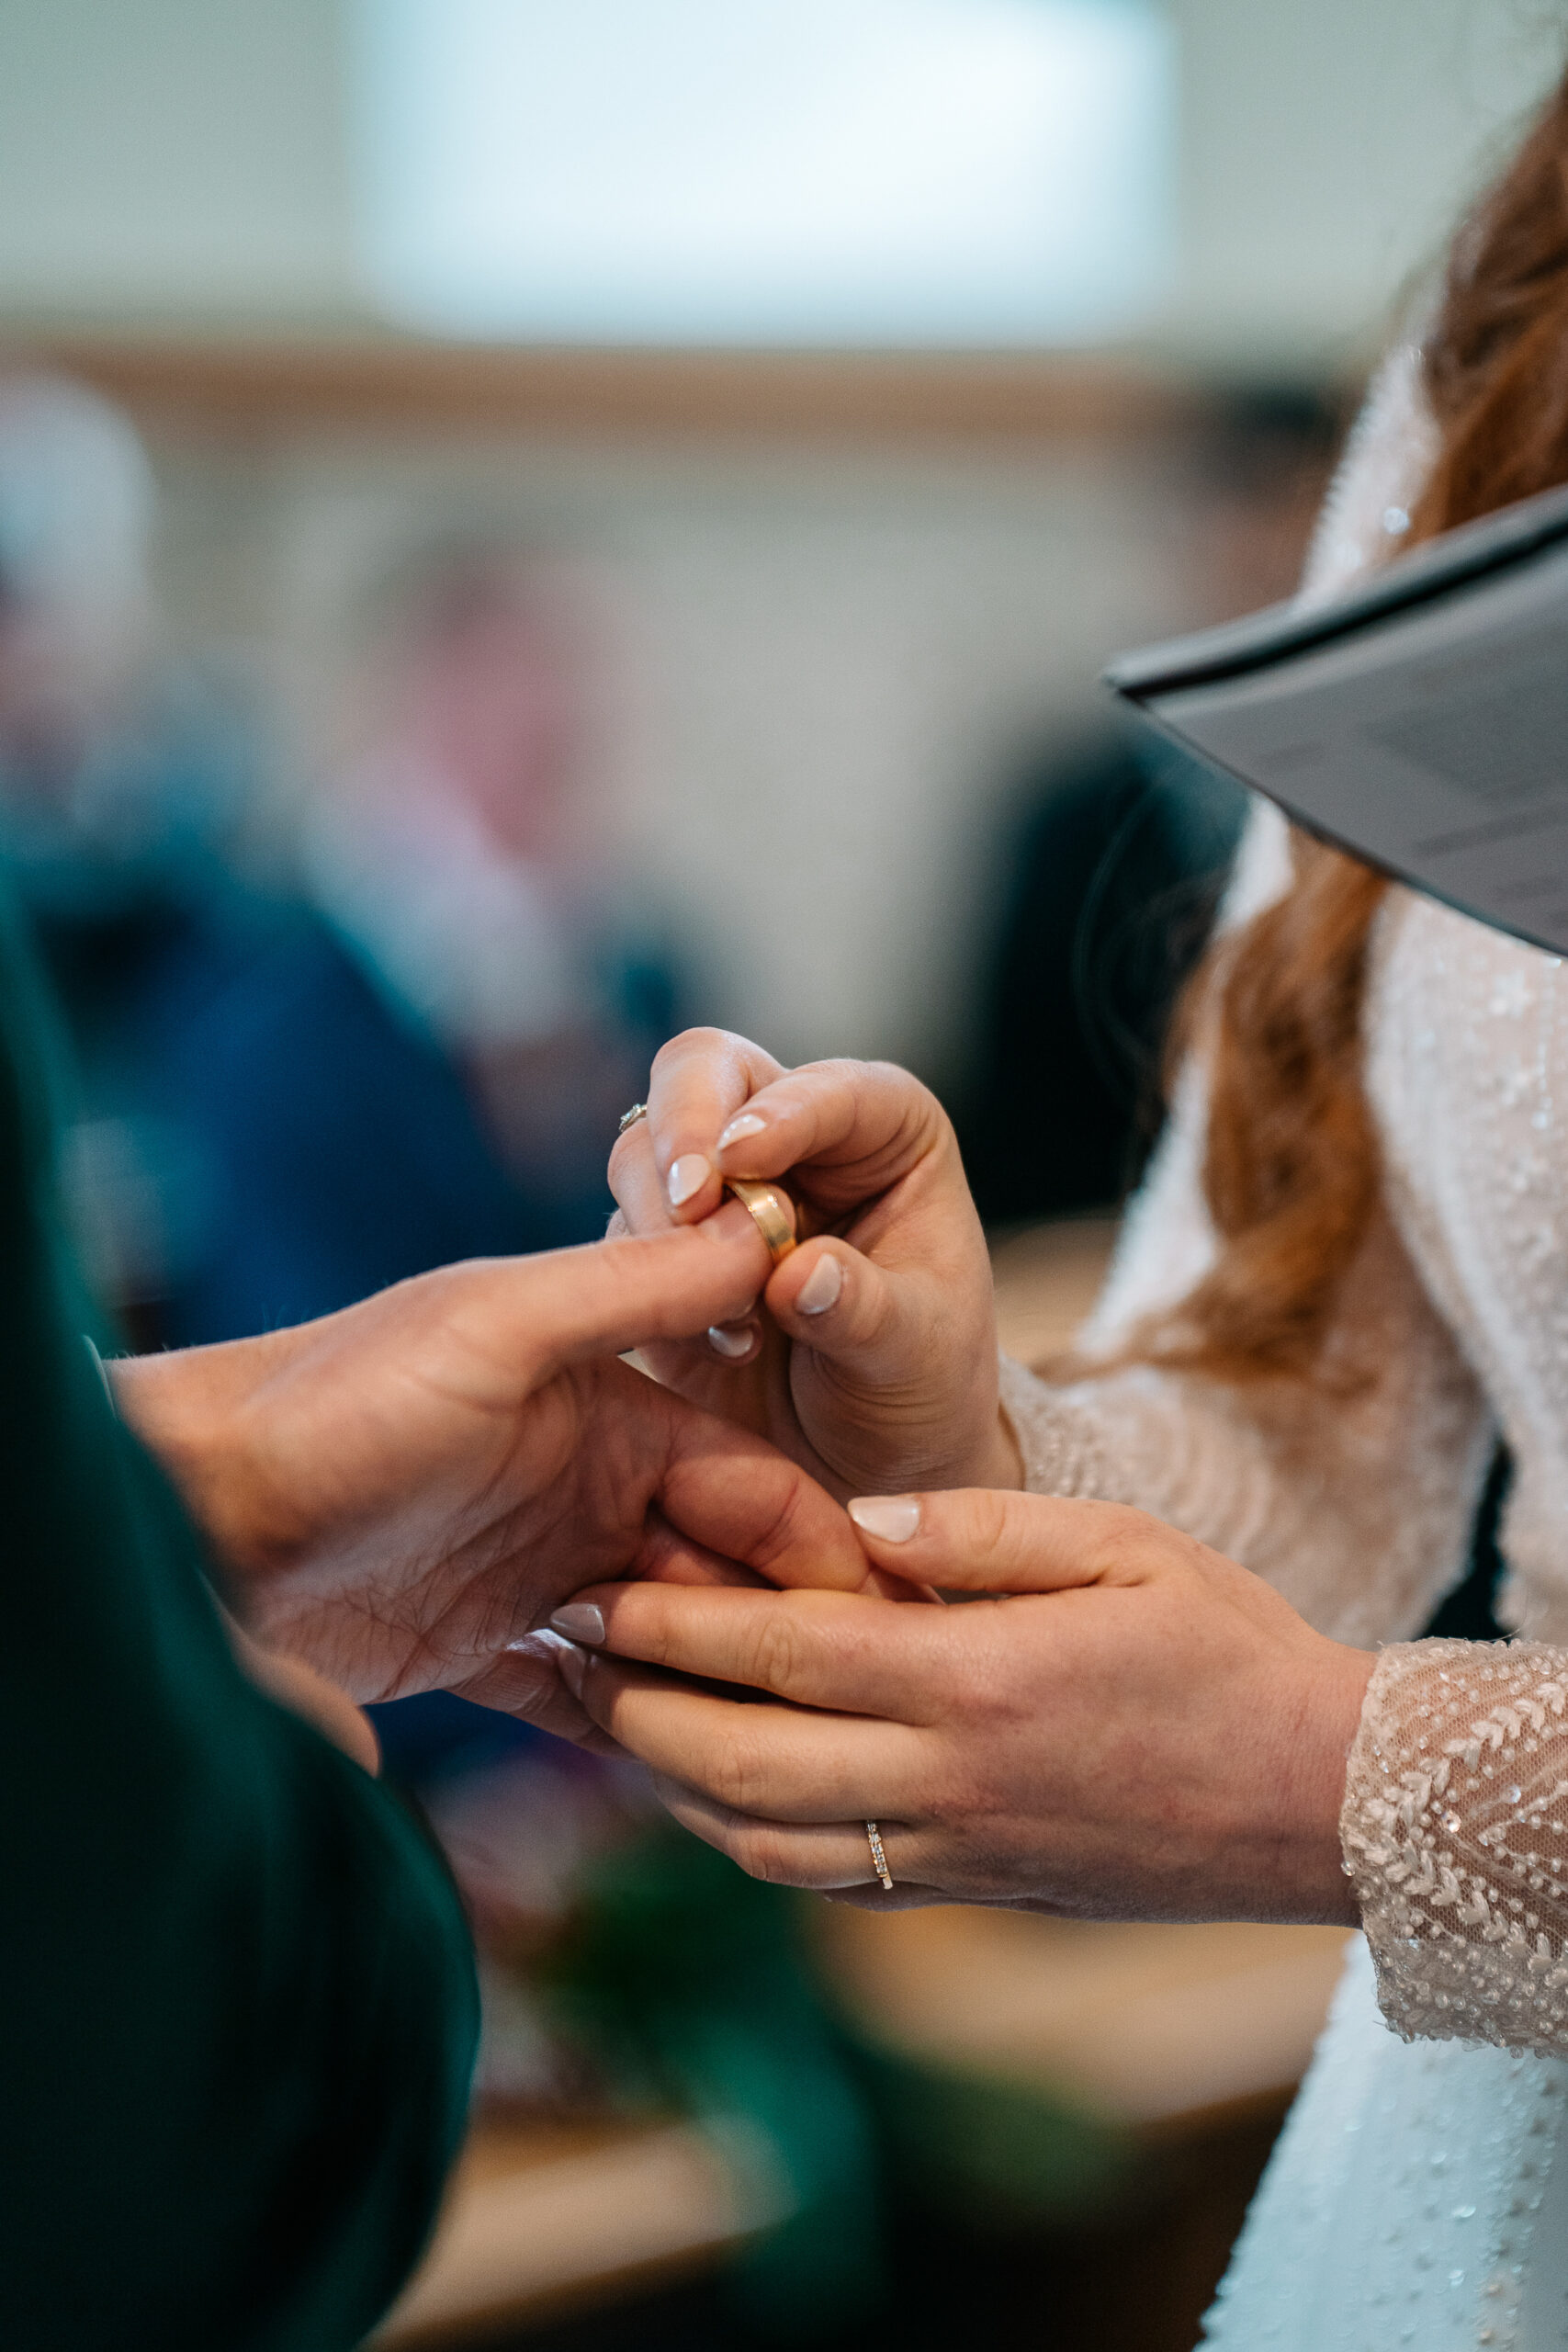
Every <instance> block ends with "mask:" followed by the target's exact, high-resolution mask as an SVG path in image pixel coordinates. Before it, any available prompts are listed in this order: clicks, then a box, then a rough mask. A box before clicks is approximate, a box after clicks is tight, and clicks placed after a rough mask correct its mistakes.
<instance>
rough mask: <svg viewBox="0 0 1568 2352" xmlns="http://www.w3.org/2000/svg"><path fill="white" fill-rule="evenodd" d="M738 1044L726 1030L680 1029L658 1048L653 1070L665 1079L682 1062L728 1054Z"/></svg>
mask: <svg viewBox="0 0 1568 2352" xmlns="http://www.w3.org/2000/svg"><path fill="white" fill-rule="evenodd" d="M738 1043H739V1040H738V1039H737V1038H735V1037H734V1036H733V1035H731V1034H730V1032H729V1031H728V1029H712V1028H707V1027H698V1028H695V1029H682V1031H681V1032H680V1033H679V1035H676V1036H673V1037H669V1038H667V1039H666V1040H665V1042H664V1044H663V1045H662V1046H660V1048H659V1051H658V1052H657V1053H656V1054H655V1055H654V1057H653V1069H654V1071H655V1073H656V1074H657V1075H659V1076H660V1077H667V1076H668V1075H669V1073H670V1071H671V1070H672V1069H680V1067H681V1066H682V1063H684V1062H689V1061H694V1060H697V1059H701V1058H708V1057H712V1056H713V1055H715V1054H721V1053H725V1052H728V1050H729V1049H730V1048H731V1047H732V1046H735V1045H736V1044H738Z"/></svg>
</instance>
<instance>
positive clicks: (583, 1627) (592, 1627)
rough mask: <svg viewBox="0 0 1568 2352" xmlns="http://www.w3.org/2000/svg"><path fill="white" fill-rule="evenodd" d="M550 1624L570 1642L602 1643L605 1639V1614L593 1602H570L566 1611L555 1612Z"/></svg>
mask: <svg viewBox="0 0 1568 2352" xmlns="http://www.w3.org/2000/svg"><path fill="white" fill-rule="evenodd" d="M550 1623H551V1624H552V1625H553V1626H554V1628H555V1630H556V1632H557V1633H558V1634H565V1635H566V1637H567V1640H568V1641H569V1642H602V1641H603V1640H604V1611H603V1610H602V1609H596V1608H595V1607H594V1605H593V1603H592V1601H591V1600H573V1601H569V1602H568V1604H567V1606H566V1607H565V1608H564V1609H558V1610H557V1611H555V1613H554V1615H553V1616H552V1617H551V1619H550Z"/></svg>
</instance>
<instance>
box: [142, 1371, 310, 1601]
mask: <svg viewBox="0 0 1568 2352" xmlns="http://www.w3.org/2000/svg"><path fill="white" fill-rule="evenodd" d="M271 1348H272V1341H271V1340H268V1339H265V1338H264V1339H260V1340H233V1341H231V1342H229V1343H227V1344H225V1345H223V1346H219V1347H209V1348H186V1349H181V1350H177V1351H172V1352H170V1353H168V1354H160V1355H144V1356H118V1357H116V1358H114V1359H113V1360H112V1361H111V1362H110V1363H107V1365H106V1367H105V1370H106V1373H107V1377H108V1382H109V1386H110V1391H111V1393H112V1396H113V1398H114V1404H115V1409H116V1411H117V1412H118V1415H119V1418H120V1419H121V1420H122V1421H123V1422H124V1423H125V1425H126V1427H127V1428H128V1429H130V1430H131V1431H132V1433H133V1434H134V1435H135V1436H136V1437H137V1438H139V1439H140V1440H141V1443H142V1444H143V1445H144V1446H145V1447H146V1448H147V1450H148V1452H149V1453H152V1454H153V1455H154V1456H155V1457H156V1459H157V1461H158V1462H159V1464H161V1466H162V1468H163V1469H164V1473H165V1474H166V1476H168V1478H169V1479H170V1481H171V1482H172V1484H173V1485H174V1486H175V1488H176V1489H177V1491H178V1493H179V1496H180V1498H181V1500H182V1501H183V1502H184V1504H185V1506H186V1510H188V1511H189V1513H190V1515H191V1517H192V1519H193V1520H195V1521H196V1523H197V1527H198V1528H199V1529H200V1531H201V1532H202V1534H203V1536H204V1537H205V1538H206V1540H207V1543H208V1544H209V1548H210V1550H211V1552H212V1553H213V1555H214V1556H215V1557H216V1559H217V1561H218V1562H219V1563H220V1566H223V1567H224V1568H226V1569H227V1570H229V1571H230V1573H231V1574H232V1575H235V1576H238V1577H241V1578H243V1577H247V1576H252V1575H255V1574H257V1573H259V1572H260V1571H261V1570H262V1569H263V1568H264V1567H265V1566H268V1565H276V1563H277V1559H278V1557H279V1555H281V1552H282V1550H283V1548H284V1547H283V1544H282V1539H281V1531H275V1532H274V1533H272V1534H269V1532H268V1530H269V1527H270V1526H271V1523H272V1521H273V1519H274V1518H275V1517H276V1514H275V1513H272V1512H270V1511H269V1510H268V1509H267V1507H266V1505H265V1482H264V1480H263V1478H262V1477H261V1476H260V1473H259V1467H258V1464H257V1461H256V1456H255V1449H254V1445H253V1444H252V1442H250V1438H249V1436H248V1434H247V1431H248V1429H249V1417H248V1415H247V1411H246V1407H247V1404H248V1402H249V1400H250V1398H251V1397H253V1395H254V1390H255V1388H256V1385H258V1382H259V1381H260V1379H261V1378H263V1377H264V1376H265V1369H266V1366H267V1363H268V1362H269V1360H270V1352H271Z"/></svg>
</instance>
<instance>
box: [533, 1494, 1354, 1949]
mask: <svg viewBox="0 0 1568 2352" xmlns="http://www.w3.org/2000/svg"><path fill="white" fill-rule="evenodd" d="M852 1514H853V1516H854V1517H855V1519H856V1521H857V1523H859V1524H860V1526H861V1529H862V1537H863V1543H864V1545H865V1549H866V1551H867V1553H868V1554H869V1555H870V1557H871V1558H872V1560H873V1561H874V1563H875V1564H876V1566H878V1567H879V1568H881V1569H883V1570H884V1571H887V1570H892V1571H894V1572H895V1573H897V1574H901V1575H905V1576H908V1577H917V1578H919V1579H920V1580H921V1581H922V1582H925V1583H929V1584H931V1585H935V1586H938V1587H944V1588H952V1589H966V1590H969V1591H972V1592H976V1593H981V1594H987V1595H990V1596H993V1597H991V1598H987V1599H982V1600H975V1601H973V1602H971V1603H968V1604H966V1605H964V1606H963V1607H955V1608H949V1609H943V1608H941V1607H938V1606H935V1605H930V1606H926V1607H923V1608H922V1607H916V1608H905V1609H892V1608H889V1607H888V1605H887V1603H886V1601H885V1600H874V1599H869V1598H864V1597H862V1596H860V1595H857V1594H854V1593H852V1592H850V1591H847V1590H846V1591H838V1592H827V1591H794V1592H777V1593H767V1592H758V1591H739V1590H728V1591H727V1590H708V1591H700V1592H699V1591H694V1590H693V1591H675V1590H669V1589H659V1588H656V1587H652V1586H630V1585H628V1586H621V1587H599V1588H597V1589H594V1590H593V1591H592V1593H583V1594H581V1595H580V1596H579V1597H578V1600H577V1601H576V1602H575V1603H574V1604H572V1605H571V1606H570V1607H569V1608H568V1609H567V1610H565V1611H560V1612H558V1615H557V1617H556V1619H555V1620H554V1623H555V1624H556V1626H557V1628H558V1631H560V1632H561V1633H562V1634H566V1635H568V1636H569V1637H570V1638H572V1639H574V1640H575V1641H576V1642H577V1643H579V1644H587V1645H591V1646H590V1647H588V1648H586V1649H580V1650H577V1651H574V1652H572V1653H570V1654H567V1657H566V1665H567V1668H569V1671H570V1680H571V1681H572V1683H573V1685H574V1686H575V1687H576V1689H577V1690H578V1691H579V1693H580V1697H581V1704H582V1705H583V1707H584V1708H585V1709H586V1710H587V1713H589V1715H590V1716H591V1717H592V1719H593V1721H594V1722H595V1723H597V1724H599V1725H600V1726H601V1727H602V1729H603V1730H604V1731H605V1732H607V1733H609V1734H611V1735H612V1736H614V1738H615V1740H616V1741H617V1742H618V1743H619V1744H620V1745H621V1747H623V1748H625V1749H626V1750H628V1751H629V1752H630V1753H631V1754H632V1755H634V1756H637V1757H639V1758H641V1759H642V1760H643V1761H644V1762H645V1763H647V1764H649V1765H650V1766H651V1767H652V1768H653V1770H654V1771H655V1772H656V1773H657V1774H658V1775H659V1776H660V1782H661V1786H660V1794H661V1795H662V1796H663V1797H664V1800H665V1802H666V1804H668V1805H669V1806H670V1809H671V1812H672V1813H673V1814H674V1815H676V1817H677V1819H678V1820H681V1821H682V1822H684V1824H685V1825H686V1826H687V1827H688V1828H690V1829H692V1830H694V1832H695V1833H696V1835H697V1836H698V1837H699V1838H705V1839H706V1840H707V1841H708V1842H709V1844H711V1845H715V1846H717V1847H719V1848H721V1849H723V1850H724V1851H725V1852H726V1853H728V1854H729V1855H731V1856H732V1857H733V1858H734V1860H736V1861H738V1862H739V1864H740V1865H741V1867H742V1868H743V1869H745V1870H747V1871H750V1872H751V1873H752V1875H753V1876H755V1877H759V1878H766V1879H773V1880H779V1881H782V1882H783V1883H785V1884H787V1885H791V1886H804V1887H814V1888H817V1889H818V1890H819V1891H822V1892H832V1893H834V1894H839V1895H840V1896H841V1897H843V1898H844V1899H848V1900H852V1901H865V1902H869V1903H871V1904H873V1905H880V1904H884V1903H887V1904H893V1905H899V1904H919V1903H952V1902H969V1903H989V1904H1003V1905H1010V1906H1011V1907H1013V1908H1016V1909H1024V1910H1037V1911H1046V1912H1052V1913H1055V1914H1058V1915H1063V1916H1071V1917H1079V1918H1086V1917H1098V1918H1119V1919H1199V1918H1228V1919H1247V1918H1250V1919H1296V1920H1316V1921H1325V1922H1339V1921H1344V1922H1345V1923H1346V1924H1347V1925H1354V1924H1355V1911H1354V1905H1353V1903H1352V1899H1351V1895H1350V1890H1349V1886H1348V1882H1347V1880H1346V1878H1345V1876H1344V1874H1343V1871H1342V1869H1341V1864H1340V1849H1339V1839H1338V1834H1337V1822H1338V1814H1339V1807H1340V1803H1341V1800H1342V1797H1343V1794H1344V1783H1345V1763H1346V1758H1347V1755H1348V1751H1349V1747H1350V1743H1351V1740H1352V1739H1353V1737H1354V1736H1355V1732H1356V1725H1357V1723H1358V1720H1359V1711H1360V1706H1361V1702H1362V1699H1363V1697H1364V1695H1365V1691H1366V1686H1367V1682H1368V1679H1369V1677H1370V1675H1371V1668H1372V1665H1373V1660H1372V1658H1371V1656H1370V1655H1369V1654H1368V1653H1366V1652H1365V1651H1361V1650H1355V1649H1349V1648H1347V1647H1346V1646H1344V1645H1342V1644H1340V1643H1337V1642H1332V1641H1329V1640H1327V1639H1326V1638H1325V1636H1323V1635H1322V1634H1317V1633H1314V1631H1313V1629H1312V1628H1311V1627H1310V1626H1309V1625H1308V1624H1307V1623H1305V1621H1304V1620H1303V1618H1301V1617H1299V1616H1298V1615H1297V1614H1296V1612H1295V1611H1294V1610H1292V1608H1291V1607H1290V1605H1289V1603H1288V1602H1286V1601H1285V1600H1281V1599H1280V1595H1279V1594H1278V1593H1276V1592H1275V1591H1273V1589H1271V1588H1270V1587H1269V1586H1268V1585H1266V1584H1264V1583H1263V1582H1262V1581H1261V1579H1260V1578H1258V1577H1255V1576H1252V1575H1250V1574H1249V1573H1248V1572H1247V1570H1246V1569H1245V1568H1241V1567H1238V1566H1236V1565H1235V1562H1234V1561H1231V1560H1227V1559H1224V1558H1222V1557H1221V1555H1219V1554H1218V1553H1216V1552H1211V1551H1209V1550H1207V1549H1206V1548H1205V1546H1203V1545H1202V1544H1198V1543H1196V1542H1194V1541H1193V1540H1192V1539H1191V1538H1190V1537H1189V1536H1185V1535H1181V1534H1179V1533H1178V1532H1176V1531H1175V1530H1174V1529H1171V1528H1169V1527H1167V1526H1165V1525H1163V1524H1162V1523H1161V1522H1160V1521H1157V1520H1154V1519H1149V1518H1147V1517H1145V1514H1144V1513H1143V1512H1141V1511H1134V1510H1124V1509H1122V1507H1121V1506H1119V1505H1116V1504H1111V1503H1095V1502H1068V1501H1061V1500H1057V1499H1055V1498H1049V1497H1046V1496H1041V1495H1014V1494H1007V1495H1004V1494H998V1493H995V1492H976V1491H970V1492H963V1493H945V1494H926V1495H921V1496H908V1497H901V1498H878V1500H877V1501H876V1502H875V1503H874V1504H872V1505H863V1504H857V1505H854V1506H852ZM878 1529H880V1531H881V1532H876V1531H877V1530H878ZM997 1595H1003V1596H1006V1597H1004V1598H996V1597H994V1596H997ZM623 1660H626V1661H630V1660H644V1661H648V1662H649V1663H648V1664H647V1665H637V1664H630V1663H622V1662H621V1661H623ZM649 1668H658V1669H669V1668H678V1669H680V1675H679V1676H673V1675H671V1674H670V1673H669V1672H668V1671H664V1670H660V1671H650V1670H649ZM685 1676H692V1677H696V1678H700V1680H697V1681H689V1680H686V1679H681V1678H683V1677H685ZM724 1685H730V1686H735V1685H739V1686H742V1687H743V1688H745V1687H749V1688H750V1691H752V1692H756V1693H762V1694H766V1697H767V1698H769V1699H772V1700H773V1701H774V1702H776V1703H774V1704H772V1705H769V1704H767V1703H761V1702H759V1700H758V1698H756V1697H751V1698H749V1699H740V1698H738V1697H736V1696H732V1695H729V1694H728V1692H726V1691H724V1690H723V1688H722V1686H724ZM716 1686H719V1687H716ZM868 1819H869V1820H874V1821H876V1822H877V1823H878V1824H879V1825H880V1828H881V1834H882V1838H883V1840H884V1844H885V1848H886V1857H887V1863H888V1867H889V1869H890V1871H891V1872H892V1874H893V1878H894V1881H895V1891H894V1893H893V1894H884V1893H882V1891H881V1890H880V1889H879V1888H878V1887H877V1886H876V1884H875V1883H874V1872H873V1870H872V1866H871V1853H870V1848H869V1844H868V1841H867V1838H866V1831H865V1823H866V1821H867V1820H868Z"/></svg>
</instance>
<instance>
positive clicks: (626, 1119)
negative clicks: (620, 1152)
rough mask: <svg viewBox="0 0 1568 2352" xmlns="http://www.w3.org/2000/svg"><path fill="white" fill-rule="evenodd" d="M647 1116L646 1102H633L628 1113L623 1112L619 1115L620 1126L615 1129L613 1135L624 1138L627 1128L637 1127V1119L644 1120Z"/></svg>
mask: <svg viewBox="0 0 1568 2352" xmlns="http://www.w3.org/2000/svg"><path fill="white" fill-rule="evenodd" d="M647 1116H648V1105H647V1103H633V1104H632V1107H631V1109H630V1110H629V1111H623V1112H622V1113H621V1124H620V1125H619V1126H618V1127H617V1128H616V1129H615V1133H616V1134H617V1135H618V1136H624V1135H625V1134H626V1129H627V1128H628V1127H635V1126H636V1125H637V1121H638V1120H639V1119H646V1118H647Z"/></svg>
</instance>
